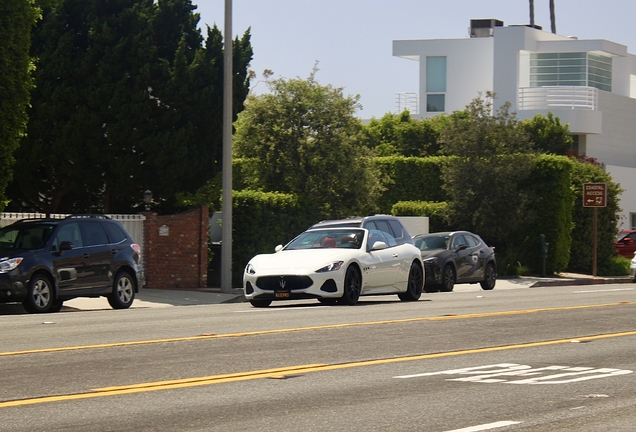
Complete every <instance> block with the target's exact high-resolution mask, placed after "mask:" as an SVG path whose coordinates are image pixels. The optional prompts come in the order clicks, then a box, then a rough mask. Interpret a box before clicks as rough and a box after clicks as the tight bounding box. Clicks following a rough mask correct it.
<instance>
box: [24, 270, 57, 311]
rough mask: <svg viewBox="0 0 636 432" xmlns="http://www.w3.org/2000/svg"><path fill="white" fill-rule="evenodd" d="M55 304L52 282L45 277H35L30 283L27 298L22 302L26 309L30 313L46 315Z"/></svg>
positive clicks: (39, 275) (38, 275)
mask: <svg viewBox="0 0 636 432" xmlns="http://www.w3.org/2000/svg"><path fill="white" fill-rule="evenodd" d="M53 302H54V300H53V284H52V283H51V280H50V279H49V278H48V277H46V276H45V275H41V274H37V275H34V276H33V277H32V278H31V281H30V282H29V288H28V290H27V297H26V298H25V299H24V301H23V302H22V306H23V307H24V309H25V310H26V311H27V312H29V313H46V312H50V311H51V307H52V306H53ZM56 312H57V311H56Z"/></svg>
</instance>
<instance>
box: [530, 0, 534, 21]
mask: <svg viewBox="0 0 636 432" xmlns="http://www.w3.org/2000/svg"><path fill="white" fill-rule="evenodd" d="M530 27H534V0H530Z"/></svg>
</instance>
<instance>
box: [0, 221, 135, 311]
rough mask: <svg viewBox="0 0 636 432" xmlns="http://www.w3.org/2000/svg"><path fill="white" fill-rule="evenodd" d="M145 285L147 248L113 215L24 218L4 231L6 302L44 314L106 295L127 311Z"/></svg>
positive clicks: (1, 287)
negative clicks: (143, 252)
mask: <svg viewBox="0 0 636 432" xmlns="http://www.w3.org/2000/svg"><path fill="white" fill-rule="evenodd" d="M144 284H145V279H144V271H143V267H142V263H141V248H140V247H139V245H137V244H136V243H135V242H134V241H133V239H132V238H131V237H130V235H129V234H128V233H127V232H126V230H125V229H124V227H123V225H122V224H121V223H119V222H117V221H114V220H112V219H110V218H108V217H107V216H104V215H72V216H68V217H66V218H65V219H23V220H21V221H18V222H16V223H14V224H12V225H9V226H6V227H4V228H2V229H1V230H0V302H1V303H9V302H22V305H23V306H24V309H26V311H27V312H31V313H42V312H58V311H59V310H60V309H61V308H62V304H63V303H64V301H65V300H70V299H73V298H76V297H106V298H107V299H108V303H109V304H110V305H111V306H112V307H113V308H114V309H126V308H128V307H130V305H131V304H132V303H133V300H134V298H135V293H137V292H139V288H140V287H143V286H144Z"/></svg>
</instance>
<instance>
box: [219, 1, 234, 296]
mask: <svg viewBox="0 0 636 432" xmlns="http://www.w3.org/2000/svg"><path fill="white" fill-rule="evenodd" d="M224 33H225V35H224V36H223V48H224V49H223V166H222V169H223V174H222V181H223V194H222V199H223V204H222V205H223V207H222V211H221V217H222V220H221V292H223V293H229V292H231V291H232V0H225V24H224Z"/></svg>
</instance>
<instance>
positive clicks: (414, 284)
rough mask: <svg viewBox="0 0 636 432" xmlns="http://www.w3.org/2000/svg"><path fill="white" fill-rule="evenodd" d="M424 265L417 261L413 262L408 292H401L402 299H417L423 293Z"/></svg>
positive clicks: (407, 287)
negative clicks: (421, 265)
mask: <svg viewBox="0 0 636 432" xmlns="http://www.w3.org/2000/svg"><path fill="white" fill-rule="evenodd" d="M423 279H424V277H423V272H422V267H420V266H419V264H418V263H417V262H414V263H413V264H411V270H410V271H409V280H408V282H407V284H406V292H403V293H399V294H398V297H399V298H400V300H402V301H417V300H419V298H420V296H421V295H422V285H424V282H423Z"/></svg>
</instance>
